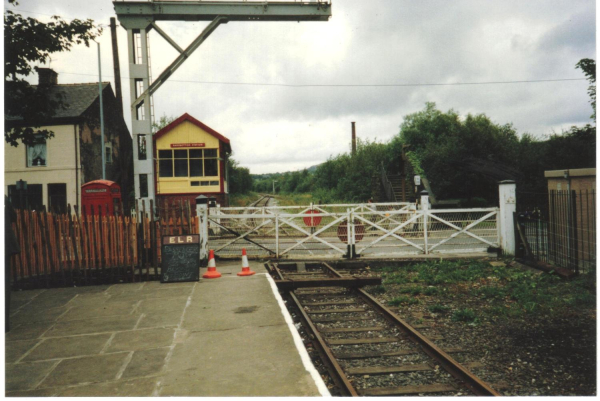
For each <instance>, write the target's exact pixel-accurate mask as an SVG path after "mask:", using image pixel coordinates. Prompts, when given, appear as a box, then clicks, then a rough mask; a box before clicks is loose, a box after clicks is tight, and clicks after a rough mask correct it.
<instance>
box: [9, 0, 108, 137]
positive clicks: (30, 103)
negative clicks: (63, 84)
mask: <svg viewBox="0 0 600 401" xmlns="http://www.w3.org/2000/svg"><path fill="white" fill-rule="evenodd" d="M9 3H11V4H14V5H18V3H17V2H16V0H9ZM101 32H102V29H101V28H99V27H96V26H95V25H94V23H93V21H92V20H91V19H87V20H85V21H81V20H78V19H75V20H73V21H71V22H67V21H65V20H63V19H62V18H60V17H59V16H53V17H52V21H51V22H48V23H43V22H40V21H38V20H36V19H34V18H24V17H23V16H21V15H19V14H15V13H13V12H12V11H10V10H7V11H6V12H5V14H4V91H5V102H4V114H5V116H10V117H11V119H15V118H17V119H22V120H23V121H24V122H25V123H26V125H27V127H20V126H14V124H5V129H4V139H5V141H6V142H7V143H10V144H11V145H12V146H18V145H19V141H21V142H23V143H25V144H28V145H31V144H34V143H35V141H36V140H37V138H38V136H39V135H41V136H43V137H44V138H46V139H48V138H51V137H52V136H53V135H54V134H53V132H52V131H50V130H42V129H39V127H40V126H41V125H42V124H43V122H44V121H45V120H46V121H47V119H48V118H50V117H52V116H53V115H54V114H55V112H56V111H57V110H59V109H60V108H64V107H66V105H64V104H63V101H62V99H61V98H60V96H58V95H56V96H52V97H51V96H50V95H49V91H48V88H46V87H44V86H38V87H33V86H31V85H30V84H29V83H28V82H27V81H25V79H24V78H25V77H27V76H29V75H31V74H32V73H33V72H34V71H37V67H32V65H31V63H36V62H38V63H46V62H47V61H48V59H49V58H50V55H51V54H53V53H57V52H63V51H70V50H71V48H72V47H73V45H78V44H85V45H86V46H88V47H89V44H90V41H91V40H93V39H95V38H96V37H97V36H98V35H100V33H101Z"/></svg>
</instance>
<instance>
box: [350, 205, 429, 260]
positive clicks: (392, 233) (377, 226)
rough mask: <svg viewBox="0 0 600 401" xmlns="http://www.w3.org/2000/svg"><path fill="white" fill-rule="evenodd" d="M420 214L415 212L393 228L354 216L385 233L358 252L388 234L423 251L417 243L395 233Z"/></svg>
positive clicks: (420, 215) (416, 218)
mask: <svg viewBox="0 0 600 401" xmlns="http://www.w3.org/2000/svg"><path fill="white" fill-rule="evenodd" d="M422 216H423V214H415V216H413V217H412V218H410V219H409V220H407V221H405V222H404V223H402V224H401V225H399V226H398V227H396V228H394V229H393V230H386V229H385V228H383V227H381V226H379V225H377V224H375V223H373V222H371V221H369V220H367V219H365V218H363V217H361V216H358V215H357V216H356V218H357V219H358V220H361V221H364V222H365V223H367V224H369V225H371V226H373V227H375V228H377V229H379V230H381V231H383V232H385V233H386V234H385V235H383V236H381V237H379V238H378V239H376V240H375V241H373V242H371V243H370V244H369V245H367V246H365V247H364V248H363V249H361V250H360V251H359V252H361V253H362V251H364V250H365V249H368V248H370V247H372V246H373V245H375V244H376V243H378V242H379V241H382V240H384V239H385V238H387V237H389V236H392V237H395V238H397V239H399V240H401V241H403V242H405V243H407V244H408V245H411V246H413V247H415V248H417V249H419V250H421V251H423V250H424V249H423V248H422V247H420V246H419V245H417V244H415V243H413V242H411V241H409V240H407V239H406V238H403V237H401V236H399V235H397V234H396V232H397V231H400V229H402V228H404V227H406V226H407V225H409V224H410V223H412V222H413V221H416V220H418V218H419V217H422Z"/></svg>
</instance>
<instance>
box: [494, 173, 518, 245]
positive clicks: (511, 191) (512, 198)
mask: <svg viewBox="0 0 600 401" xmlns="http://www.w3.org/2000/svg"><path fill="white" fill-rule="evenodd" d="M498 188H499V191H498V192H499V194H500V217H499V220H500V221H499V224H500V246H501V247H502V252H503V253H504V254H505V255H514V254H515V251H516V242H515V220H514V214H515V212H516V211H517V192H516V191H517V185H516V184H515V182H514V181H512V180H507V181H500V182H499V183H498Z"/></svg>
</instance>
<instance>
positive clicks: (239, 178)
mask: <svg viewBox="0 0 600 401" xmlns="http://www.w3.org/2000/svg"><path fill="white" fill-rule="evenodd" d="M227 163H228V169H229V192H230V193H231V194H246V193H248V192H250V191H251V190H252V176H250V170H249V169H248V168H246V167H240V166H239V165H238V163H237V161H235V160H233V159H232V158H229V159H228V160H227Z"/></svg>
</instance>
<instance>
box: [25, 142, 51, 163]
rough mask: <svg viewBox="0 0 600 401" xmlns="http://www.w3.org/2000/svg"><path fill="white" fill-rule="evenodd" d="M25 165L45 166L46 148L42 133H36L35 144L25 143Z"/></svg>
mask: <svg viewBox="0 0 600 401" xmlns="http://www.w3.org/2000/svg"><path fill="white" fill-rule="evenodd" d="M26 149H27V167H42V166H46V161H47V156H48V149H47V147H46V139H45V138H44V137H43V136H42V135H36V137H35V144H33V145H27V147H26Z"/></svg>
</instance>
